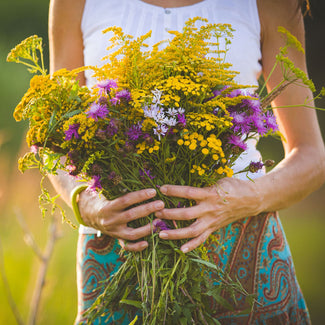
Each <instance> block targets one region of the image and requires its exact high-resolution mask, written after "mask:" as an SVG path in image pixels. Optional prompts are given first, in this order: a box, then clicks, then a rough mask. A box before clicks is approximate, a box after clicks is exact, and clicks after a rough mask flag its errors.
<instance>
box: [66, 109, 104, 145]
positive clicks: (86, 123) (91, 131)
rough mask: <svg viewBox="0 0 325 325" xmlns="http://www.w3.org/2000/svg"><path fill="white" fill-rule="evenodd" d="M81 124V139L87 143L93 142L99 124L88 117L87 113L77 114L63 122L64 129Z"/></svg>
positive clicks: (79, 131)
mask: <svg viewBox="0 0 325 325" xmlns="http://www.w3.org/2000/svg"><path fill="white" fill-rule="evenodd" d="M73 124H79V128H78V134H79V135H80V137H81V139H82V140H83V141H84V142H85V143H86V147H87V143H88V142H91V140H92V138H93V137H94V136H95V133H96V131H97V128H98V125H97V124H96V123H94V121H93V120H92V119H90V118H88V117H87V115H85V114H82V113H81V114H77V115H75V116H73V117H71V118H69V119H68V120H67V121H65V122H64V124H63V131H68V130H69V127H70V125H73Z"/></svg>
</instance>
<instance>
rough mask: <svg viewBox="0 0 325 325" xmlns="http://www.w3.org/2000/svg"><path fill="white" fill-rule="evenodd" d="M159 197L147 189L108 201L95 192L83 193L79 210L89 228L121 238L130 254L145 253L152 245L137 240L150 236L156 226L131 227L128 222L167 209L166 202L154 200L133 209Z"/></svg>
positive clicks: (120, 240)
mask: <svg viewBox="0 0 325 325" xmlns="http://www.w3.org/2000/svg"><path fill="white" fill-rule="evenodd" d="M155 196H156V191H155V190H154V189H145V190H140V191H136V192H132V193H128V194H125V195H123V196H121V197H119V198H117V199H115V200H111V201H109V200H107V199H106V198H105V197H104V196H103V195H98V194H97V193H94V192H91V191H83V192H82V193H81V194H80V198H79V203H78V205H79V210H80V214H81V217H82V219H83V221H84V222H85V224H86V225H89V227H93V228H95V229H98V230H100V231H101V232H103V233H104V234H107V235H109V236H111V237H114V238H118V239H119V242H120V244H121V246H122V248H124V249H126V250H129V251H141V250H143V249H145V248H146V247H147V246H148V243H147V242H146V241H144V240H142V241H139V242H136V243H128V244H127V245H126V244H125V243H124V240H127V241H136V240H138V239H140V238H143V237H145V236H148V235H150V233H151V231H152V229H151V227H152V225H151V224H150V223H148V224H147V225H146V226H143V227H139V228H131V227H128V225H127V224H128V222H131V221H133V220H136V219H139V218H143V217H146V216H148V215H149V214H151V213H154V212H157V211H159V210H161V209H163V208H164V203H163V202H162V201H159V200H157V201H153V202H149V203H145V204H142V205H139V206H136V207H133V208H130V206H132V205H134V204H137V203H141V202H143V201H146V200H148V199H151V198H153V197H155Z"/></svg>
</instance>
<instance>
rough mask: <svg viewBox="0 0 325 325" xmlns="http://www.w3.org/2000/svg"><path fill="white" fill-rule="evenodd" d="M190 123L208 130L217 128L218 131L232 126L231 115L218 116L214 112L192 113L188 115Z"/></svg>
mask: <svg viewBox="0 0 325 325" xmlns="http://www.w3.org/2000/svg"><path fill="white" fill-rule="evenodd" d="M187 118H188V121H189V124H190V125H192V126H193V127H195V128H198V129H201V128H204V129H205V130H207V131H211V130H213V129H217V130H218V131H220V130H223V129H224V128H230V127H231V125H232V124H231V117H229V116H228V117H227V116H225V117H218V116H215V115H214V114H212V113H190V114H188V115H187Z"/></svg>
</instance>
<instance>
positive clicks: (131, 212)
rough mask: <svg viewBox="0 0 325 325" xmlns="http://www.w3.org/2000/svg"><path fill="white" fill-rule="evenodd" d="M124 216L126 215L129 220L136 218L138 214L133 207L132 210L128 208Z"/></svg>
mask: <svg viewBox="0 0 325 325" xmlns="http://www.w3.org/2000/svg"><path fill="white" fill-rule="evenodd" d="M124 217H125V219H126V221H127V222H129V221H132V220H134V219H136V214H135V212H134V210H132V209H131V210H127V211H125V212H124Z"/></svg>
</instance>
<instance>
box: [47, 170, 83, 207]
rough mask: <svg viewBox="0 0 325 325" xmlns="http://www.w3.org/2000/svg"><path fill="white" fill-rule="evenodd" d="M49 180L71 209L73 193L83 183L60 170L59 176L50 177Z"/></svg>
mask: <svg viewBox="0 0 325 325" xmlns="http://www.w3.org/2000/svg"><path fill="white" fill-rule="evenodd" d="M49 179H50V181H51V183H52V184H53V186H54V188H55V190H56V191H57V193H58V194H60V196H61V198H62V199H63V200H64V202H65V203H67V204H68V205H69V206H70V207H71V198H70V196H71V192H72V191H73V189H74V188H75V187H76V186H78V185H80V184H81V182H80V181H78V180H77V179H75V178H74V177H72V176H70V175H69V174H68V173H67V172H65V171H62V170H58V175H49Z"/></svg>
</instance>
